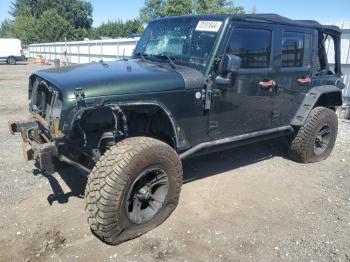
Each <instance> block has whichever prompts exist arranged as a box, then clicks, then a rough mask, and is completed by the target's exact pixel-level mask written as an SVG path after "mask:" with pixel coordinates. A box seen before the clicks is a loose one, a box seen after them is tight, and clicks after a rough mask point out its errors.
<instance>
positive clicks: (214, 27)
mask: <svg viewBox="0 0 350 262" xmlns="http://www.w3.org/2000/svg"><path fill="white" fill-rule="evenodd" d="M221 24H222V22H221V21H199V22H198V25H197V27H196V31H206V32H218V31H219V29H220V26H221Z"/></svg>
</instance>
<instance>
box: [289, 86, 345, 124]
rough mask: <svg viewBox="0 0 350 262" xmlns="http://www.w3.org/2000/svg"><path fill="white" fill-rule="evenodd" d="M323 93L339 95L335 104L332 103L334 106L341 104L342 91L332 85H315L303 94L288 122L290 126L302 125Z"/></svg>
mask: <svg viewBox="0 0 350 262" xmlns="http://www.w3.org/2000/svg"><path fill="white" fill-rule="evenodd" d="M325 94H336V95H337V96H338V95H339V99H337V100H336V104H334V106H340V105H342V98H341V97H342V91H341V90H340V89H339V88H338V87H336V86H333V85H323V86H315V87H313V88H311V89H310V91H309V92H308V93H307V94H306V95H305V97H304V99H303V101H302V102H301V104H300V106H299V109H298V111H297V112H296V114H295V115H294V117H293V119H292V121H291V123H290V124H291V125H292V126H302V125H304V123H305V120H306V118H307V116H308V115H309V113H310V112H311V110H312V109H313V108H314V107H315V105H316V104H317V102H318V101H319V99H320V98H321V97H322V95H325Z"/></svg>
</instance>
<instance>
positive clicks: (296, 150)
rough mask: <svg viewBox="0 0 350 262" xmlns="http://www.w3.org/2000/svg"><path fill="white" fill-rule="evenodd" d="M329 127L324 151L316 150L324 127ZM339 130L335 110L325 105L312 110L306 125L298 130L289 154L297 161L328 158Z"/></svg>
mask: <svg viewBox="0 0 350 262" xmlns="http://www.w3.org/2000/svg"><path fill="white" fill-rule="evenodd" d="M325 127H327V128H329V137H328V139H327V141H328V143H327V145H326V146H324V148H323V151H320V152H318V151H316V149H315V148H316V147H317V146H315V145H316V144H315V143H316V141H317V139H318V137H319V134H320V132H323V131H322V130H323V128H325ZM337 132H338V118H337V115H336V114H335V112H334V111H332V110H331V109H328V108H325V107H316V108H314V109H312V110H311V112H310V114H309V115H308V117H307V118H306V121H305V123H304V125H303V126H302V127H301V128H299V130H297V131H296V134H295V136H294V137H293V139H292V141H291V143H290V147H289V156H290V158H291V159H293V160H294V161H296V162H300V163H313V162H318V161H321V160H324V159H326V158H327V157H328V156H329V155H330V154H331V152H332V150H333V147H334V144H335V141H336V138H337Z"/></svg>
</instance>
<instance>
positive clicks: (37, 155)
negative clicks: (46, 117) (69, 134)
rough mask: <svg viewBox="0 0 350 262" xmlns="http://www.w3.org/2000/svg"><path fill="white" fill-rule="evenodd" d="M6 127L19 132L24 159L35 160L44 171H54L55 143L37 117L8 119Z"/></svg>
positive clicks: (56, 151) (12, 132)
mask: <svg viewBox="0 0 350 262" xmlns="http://www.w3.org/2000/svg"><path fill="white" fill-rule="evenodd" d="M8 128H9V131H10V133H11V134H15V133H21V135H22V139H23V144H22V148H23V155H24V159H25V160H27V161H30V160H36V161H37V162H38V163H39V165H40V169H41V170H43V171H44V172H47V173H50V174H51V173H54V172H55V167H54V164H53V159H54V157H57V156H58V149H57V146H56V143H55V142H51V141H50V140H49V139H48V138H47V137H46V135H45V132H44V131H43V130H42V129H41V123H40V122H39V121H38V120H37V119H35V118H34V117H33V118H30V119H28V120H25V121H15V120H13V119H9V120H8Z"/></svg>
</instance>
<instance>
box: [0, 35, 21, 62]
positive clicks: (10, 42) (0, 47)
mask: <svg viewBox="0 0 350 262" xmlns="http://www.w3.org/2000/svg"><path fill="white" fill-rule="evenodd" d="M25 60H26V58H25V56H24V55H23V51H22V44H21V40H19V39H14V38H0V62H6V63H8V64H10V65H14V64H16V62H17V61H25Z"/></svg>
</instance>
